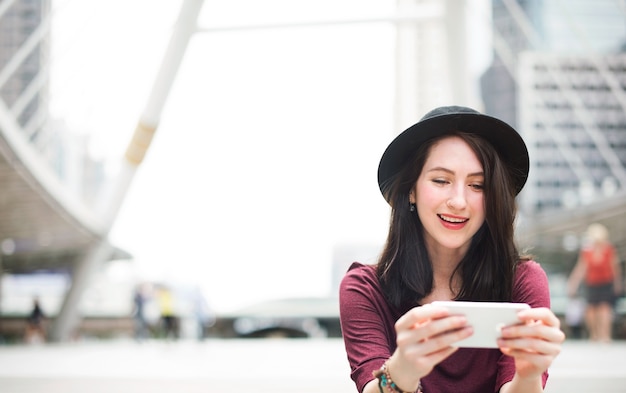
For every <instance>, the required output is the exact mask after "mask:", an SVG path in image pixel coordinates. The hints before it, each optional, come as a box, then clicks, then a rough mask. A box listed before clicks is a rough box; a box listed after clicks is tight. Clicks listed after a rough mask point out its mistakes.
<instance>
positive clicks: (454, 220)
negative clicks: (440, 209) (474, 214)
mask: <svg viewBox="0 0 626 393" xmlns="http://www.w3.org/2000/svg"><path fill="white" fill-rule="evenodd" d="M437 216H439V218H440V219H441V220H443V221H445V222H449V223H451V224H462V223H464V222H467V221H469V218H456V217H446V216H443V215H441V214H437Z"/></svg>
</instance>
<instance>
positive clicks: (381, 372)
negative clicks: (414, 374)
mask: <svg viewBox="0 0 626 393" xmlns="http://www.w3.org/2000/svg"><path fill="white" fill-rule="evenodd" d="M372 375H373V376H374V378H377V379H378V389H379V391H380V393H384V392H383V388H387V390H388V391H389V392H391V393H394V392H395V393H409V392H405V391H404V390H402V389H400V388H399V387H398V385H396V383H395V382H394V381H393V379H391V375H390V374H389V366H388V365H387V362H385V363H383V365H382V367H381V368H379V369H378V370H376V371H374V372H373V373H372ZM415 393H424V392H423V391H422V384H421V383H420V384H419V385H418V386H417V390H416V391H415Z"/></svg>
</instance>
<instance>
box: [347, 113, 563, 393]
mask: <svg viewBox="0 0 626 393" xmlns="http://www.w3.org/2000/svg"><path fill="white" fill-rule="evenodd" d="M528 169H529V161H528V152H527V149H526V146H525V144H524V142H523V140H522V138H521V137H520V136H519V134H518V133H517V132H516V131H515V130H514V129H513V128H511V127H510V126H509V125H507V124H506V123H504V122H502V121H500V120H498V119H496V118H493V117H490V116H486V115H483V114H480V113H479V112H476V111H475V110H473V109H469V108H465V107H456V106H454V107H441V108H437V109H434V110H433V111H431V112H429V113H428V114H426V115H425V116H424V117H423V118H422V119H421V120H420V122H418V123H417V124H415V125H413V126H412V127H410V128H409V129H407V130H406V131H404V132H403V133H402V134H400V135H399V136H398V137H397V138H395V139H394V140H393V141H392V142H391V144H390V145H389V146H388V147H387V150H386V151H385V153H384V154H383V156H382V159H381V161H380V165H379V169H378V182H379V186H380V189H381V192H382V194H383V196H384V197H385V199H386V200H387V202H388V203H389V204H390V205H391V220H390V227H389V234H388V237H387V242H386V244H385V247H384V249H383V251H382V254H381V256H380V260H379V262H378V264H377V265H375V266H370V265H362V264H359V263H354V264H353V265H352V266H351V267H350V269H349V271H348V273H347V274H346V276H345V277H344V279H343V281H342V283H341V287H340V311H341V324H342V331H343V337H344V342H345V346H346V351H347V355H348V360H349V362H350V366H351V376H352V379H353V380H354V381H355V384H356V386H357V389H358V391H359V392H366V393H378V392H384V391H389V392H394V391H397V392H416V391H417V392H424V393H436V392H455V393H458V392H464V393H472V392H480V393H484V392H501V393H504V392H506V393H512V392H523V393H531V392H540V391H542V390H543V387H544V386H545V384H546V380H547V377H548V374H547V370H548V367H549V366H550V364H551V363H552V361H553V360H554V358H555V357H556V356H557V355H558V354H559V352H560V350H561V343H562V342H563V340H564V339H565V335H564V334H563V332H562V331H561V329H560V324H559V320H558V318H557V317H556V316H555V315H554V314H553V313H552V311H550V309H549V307H550V297H549V289H548V282H547V277H546V274H545V272H544V271H543V269H542V268H541V267H540V266H539V264H537V263H536V262H534V261H532V260H530V259H529V258H523V257H520V255H519V253H518V250H517V248H516V245H515V242H514V231H513V228H514V220H515V215H516V203H515V197H516V195H517V194H518V193H519V192H520V190H521V189H522V187H523V186H524V183H525V182H526V178H527V176H528ZM435 300H464V301H499V302H520V303H527V304H529V305H530V306H531V308H530V309H528V310H525V311H521V312H519V314H518V317H519V318H520V319H521V320H522V321H524V322H525V323H524V324H523V325H516V326H509V327H505V328H503V329H502V331H501V335H502V337H501V338H500V339H499V340H498V342H497V345H498V347H499V348H494V349H491V348H458V347H456V346H455V345H454V344H455V342H457V341H459V340H462V339H464V338H467V337H469V336H471V335H472V334H473V330H472V327H471V326H467V325H466V320H465V318H464V317H462V316H453V315H450V313H449V311H448V310H447V309H445V308H442V307H439V306H433V305H431V304H430V303H431V302H433V301H435Z"/></svg>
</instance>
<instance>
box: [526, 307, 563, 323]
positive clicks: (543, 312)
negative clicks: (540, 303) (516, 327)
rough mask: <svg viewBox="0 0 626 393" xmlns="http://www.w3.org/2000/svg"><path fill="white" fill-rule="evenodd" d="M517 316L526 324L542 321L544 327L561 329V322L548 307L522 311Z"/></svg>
mask: <svg viewBox="0 0 626 393" xmlns="http://www.w3.org/2000/svg"><path fill="white" fill-rule="evenodd" d="M517 316H518V317H519V318H520V319H521V320H522V321H524V322H529V321H542V322H543V324H544V325H548V326H555V327H560V326H561V321H560V320H559V318H557V316H556V315H554V313H553V312H552V310H550V309H549V308H546V307H538V308H531V309H528V310H523V311H520V312H519V313H518V314H517Z"/></svg>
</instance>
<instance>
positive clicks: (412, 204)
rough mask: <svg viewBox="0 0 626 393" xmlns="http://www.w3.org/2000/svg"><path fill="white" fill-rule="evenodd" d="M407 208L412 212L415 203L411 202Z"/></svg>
mask: <svg viewBox="0 0 626 393" xmlns="http://www.w3.org/2000/svg"><path fill="white" fill-rule="evenodd" d="M409 210H410V211H412V212H414V211H415V203H411V206H410V207H409Z"/></svg>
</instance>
